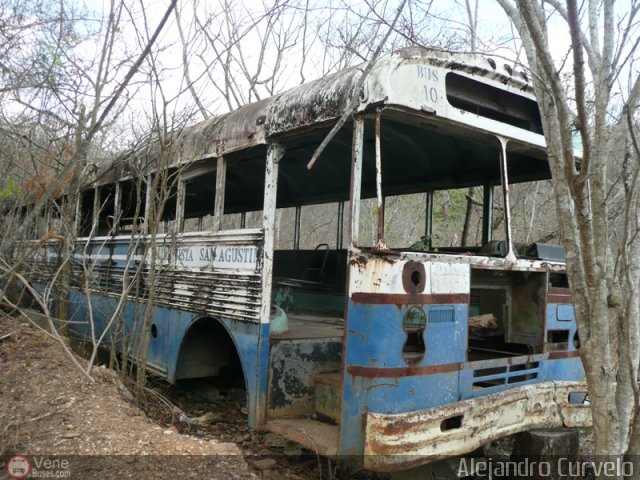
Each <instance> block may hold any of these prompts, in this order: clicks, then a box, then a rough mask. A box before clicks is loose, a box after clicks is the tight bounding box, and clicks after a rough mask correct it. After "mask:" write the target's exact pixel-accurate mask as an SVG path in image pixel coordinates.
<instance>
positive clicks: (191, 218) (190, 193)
mask: <svg viewBox="0 0 640 480" xmlns="http://www.w3.org/2000/svg"><path fill="white" fill-rule="evenodd" d="M184 189H185V190H184V231H185V232H196V231H204V230H211V229H212V228H213V211H214V206H215V197H216V171H215V169H214V170H211V171H209V172H207V173H205V174H203V175H199V176H197V177H195V178H191V179H189V180H187V181H185V186H184Z"/></svg>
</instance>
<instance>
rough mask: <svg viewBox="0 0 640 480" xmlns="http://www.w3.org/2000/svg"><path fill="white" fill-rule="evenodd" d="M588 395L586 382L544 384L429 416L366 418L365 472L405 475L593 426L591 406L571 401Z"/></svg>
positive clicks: (425, 412) (440, 409)
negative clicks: (523, 438) (487, 448)
mask: <svg viewBox="0 0 640 480" xmlns="http://www.w3.org/2000/svg"><path fill="white" fill-rule="evenodd" d="M586 391H587V385H586V383H583V382H542V383H537V384H533V385H525V386H522V387H517V388H512V389H509V390H506V391H504V392H499V393H495V394H492V395H486V396H482V397H478V398H474V399H471V400H464V401H460V402H457V403H454V404H450V405H446V406H443V407H436V408H430V409H427V410H420V411H415V412H408V413H401V414H380V413H368V414H367V419H366V436H365V446H364V453H365V457H364V466H365V468H368V469H370V470H374V471H394V470H403V469H406V468H410V467H413V466H418V465H422V464H426V463H429V462H433V461H436V460H439V459H442V458H447V457H451V456H456V455H464V454H467V453H470V452H472V451H473V450H475V449H477V448H479V447H481V446H482V445H484V444H485V443H487V442H490V441H492V440H495V439H498V438H501V437H505V436H507V435H512V434H514V433H518V432H523V431H526V430H532V429H538V428H558V427H563V426H564V427H588V426H591V409H590V406H589V405H583V404H573V403H570V401H569V395H570V394H571V393H585V392H586Z"/></svg>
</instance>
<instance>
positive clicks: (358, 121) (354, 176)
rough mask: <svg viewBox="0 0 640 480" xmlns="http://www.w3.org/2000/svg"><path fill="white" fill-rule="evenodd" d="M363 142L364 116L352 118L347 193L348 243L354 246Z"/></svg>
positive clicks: (357, 238) (360, 186) (360, 187)
mask: <svg viewBox="0 0 640 480" xmlns="http://www.w3.org/2000/svg"><path fill="white" fill-rule="evenodd" d="M363 142H364V117H355V118H354V119H353V144H352V146H351V192H350V195H349V199H350V202H349V208H350V210H351V212H350V219H351V221H350V222H349V245H350V248H352V249H353V248H356V247H357V245H358V243H359V232H360V196H361V194H362V150H363Z"/></svg>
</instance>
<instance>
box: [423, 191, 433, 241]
mask: <svg viewBox="0 0 640 480" xmlns="http://www.w3.org/2000/svg"><path fill="white" fill-rule="evenodd" d="M424 234H425V236H426V237H427V247H428V248H429V250H431V249H433V190H429V191H428V192H427V194H426V205H425V222H424Z"/></svg>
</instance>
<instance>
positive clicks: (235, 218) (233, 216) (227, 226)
mask: <svg viewBox="0 0 640 480" xmlns="http://www.w3.org/2000/svg"><path fill="white" fill-rule="evenodd" d="M242 215H243V214H241V213H225V214H224V215H223V216H222V227H221V228H222V230H237V229H239V228H241V225H242Z"/></svg>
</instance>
